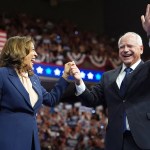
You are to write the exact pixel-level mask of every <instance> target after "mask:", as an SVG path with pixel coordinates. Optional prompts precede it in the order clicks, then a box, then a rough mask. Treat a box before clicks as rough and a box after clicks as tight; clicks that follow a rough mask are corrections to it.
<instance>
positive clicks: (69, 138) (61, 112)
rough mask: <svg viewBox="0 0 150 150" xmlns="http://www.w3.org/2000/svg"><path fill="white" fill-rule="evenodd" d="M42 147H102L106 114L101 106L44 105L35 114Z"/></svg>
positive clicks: (53, 149)
mask: <svg viewBox="0 0 150 150" xmlns="http://www.w3.org/2000/svg"><path fill="white" fill-rule="evenodd" d="M37 122H38V127H39V138H40V141H41V148H42V150H104V138H105V130H106V125H107V115H106V112H105V110H104V108H103V107H102V106H100V107H97V108H96V109H91V108H86V107H83V106H81V104H80V103H75V104H74V105H71V104H67V103H60V104H59V105H57V106H56V107H54V108H53V107H52V108H51V109H49V108H48V107H45V106H43V107H42V108H41V109H40V111H39V113H38V115H37Z"/></svg>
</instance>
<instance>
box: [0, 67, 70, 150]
mask: <svg viewBox="0 0 150 150" xmlns="http://www.w3.org/2000/svg"><path fill="white" fill-rule="evenodd" d="M30 80H31V83H32V87H33V88H34V90H35V91H36V93H37V94H38V101H37V102H36V104H35V105H34V107H32V106H31V103H30V98H29V94H28V92H27V91H26V89H25V88H24V86H23V84H22V83H21V81H20V79H19V77H18V75H17V73H16V71H15V70H14V69H11V68H7V67H3V68H0V149H1V150H31V146H32V144H34V150H40V144H39V140H38V128H37V123H36V113H37V111H38V110H39V108H40V106H41V105H42V104H44V105H47V106H54V105H55V104H56V103H57V102H59V99H60V97H61V96H62V94H63V93H64V91H65V89H66V88H67V86H68V82H67V81H66V80H65V79H63V78H60V79H59V81H58V82H57V83H56V85H55V86H54V88H53V89H52V90H51V91H50V92H47V91H46V90H45V89H44V88H43V87H42V85H41V84H40V81H39V78H38V77H37V76H36V75H33V76H31V77H30Z"/></svg>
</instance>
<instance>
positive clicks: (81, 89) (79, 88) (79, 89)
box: [75, 82, 86, 96]
mask: <svg viewBox="0 0 150 150" xmlns="http://www.w3.org/2000/svg"><path fill="white" fill-rule="evenodd" d="M75 86H76V93H75V95H76V96H79V95H81V94H82V93H83V92H84V91H85V88H86V87H85V84H84V82H82V83H81V84H80V85H76V84H75Z"/></svg>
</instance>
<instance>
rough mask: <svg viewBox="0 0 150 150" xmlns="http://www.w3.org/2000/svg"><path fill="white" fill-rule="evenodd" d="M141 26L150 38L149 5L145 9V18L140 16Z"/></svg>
mask: <svg viewBox="0 0 150 150" xmlns="http://www.w3.org/2000/svg"><path fill="white" fill-rule="evenodd" d="M141 21H142V26H143V29H144V30H145V32H146V33H147V36H150V4H148V5H147V7H146V13H145V16H144V15H142V16H141Z"/></svg>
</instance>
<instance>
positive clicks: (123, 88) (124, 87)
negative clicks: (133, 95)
mask: <svg viewBox="0 0 150 150" xmlns="http://www.w3.org/2000/svg"><path fill="white" fill-rule="evenodd" d="M124 71H125V72H126V74H125V77H124V79H123V80H122V83H121V86H120V91H119V93H120V96H122V97H124V96H125V92H126V90H127V76H128V75H129V73H131V71H132V68H125V70H124ZM123 118H124V119H123V120H124V123H123V124H124V128H123V131H125V130H126V129H127V127H126V113H125V112H124V115H123Z"/></svg>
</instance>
